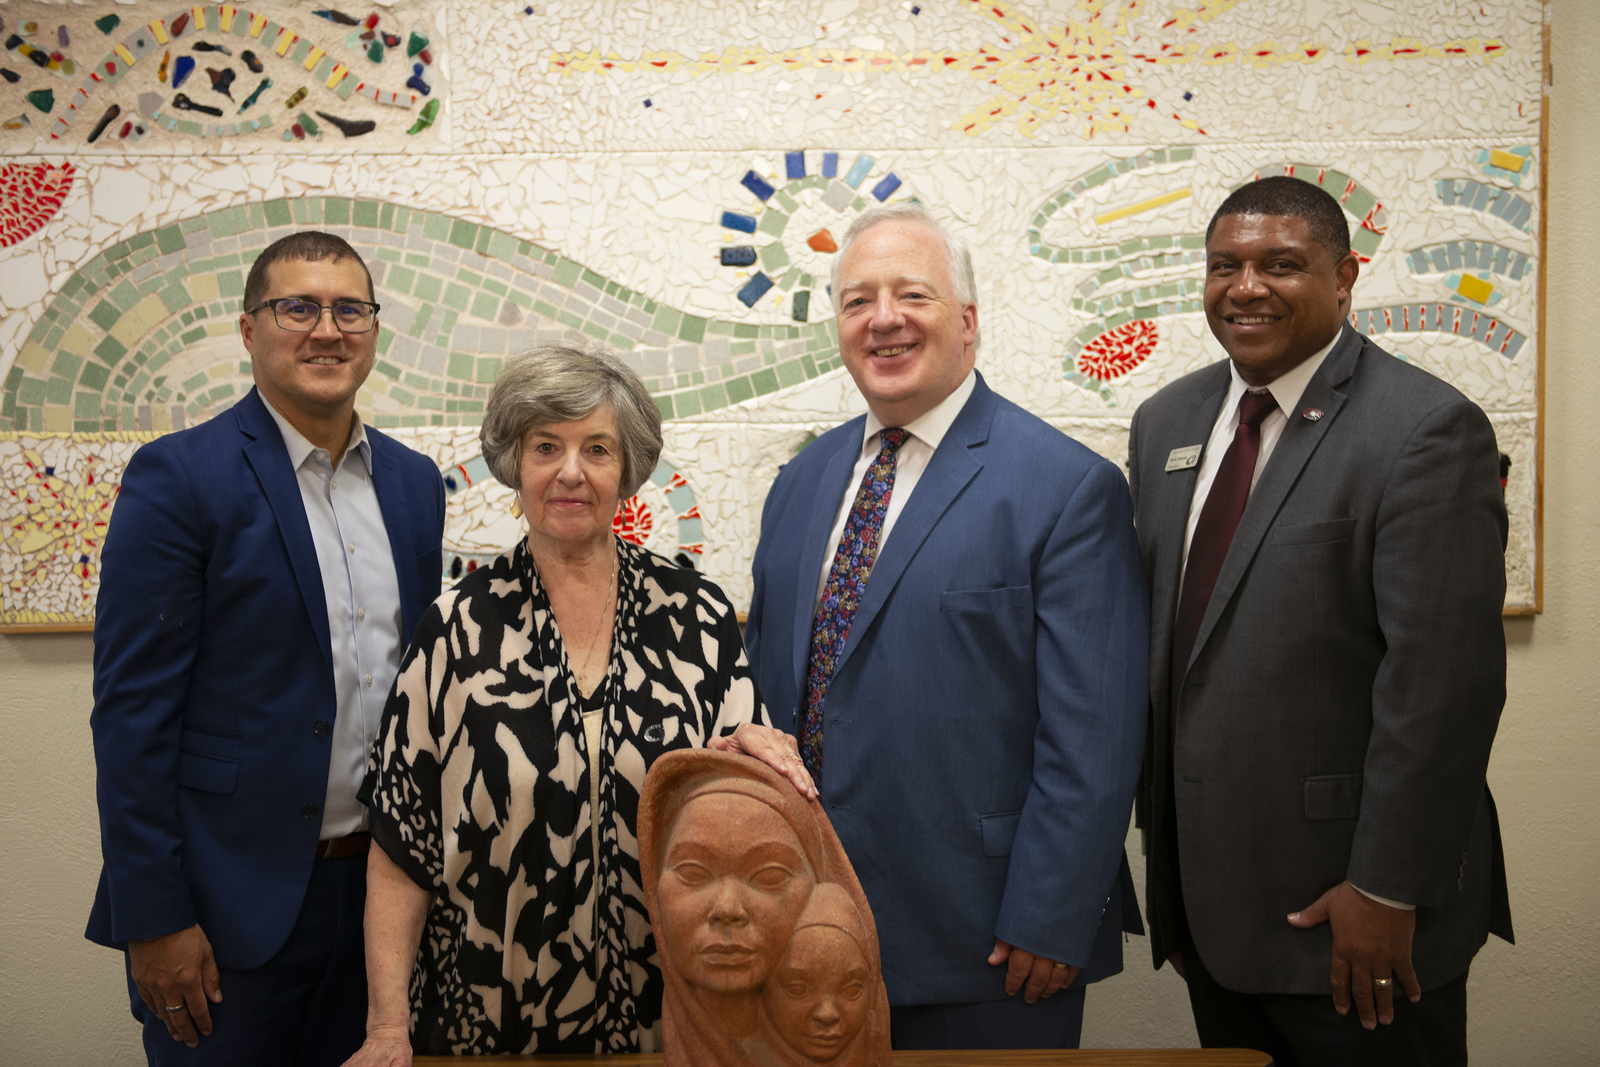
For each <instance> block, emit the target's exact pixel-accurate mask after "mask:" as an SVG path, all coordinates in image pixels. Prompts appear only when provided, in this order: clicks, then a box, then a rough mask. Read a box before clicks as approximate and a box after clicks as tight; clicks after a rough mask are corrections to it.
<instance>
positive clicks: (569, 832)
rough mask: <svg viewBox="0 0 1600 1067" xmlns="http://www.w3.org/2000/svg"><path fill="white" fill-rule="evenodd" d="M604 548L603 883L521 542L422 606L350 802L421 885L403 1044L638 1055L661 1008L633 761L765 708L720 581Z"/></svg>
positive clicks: (556, 644)
mask: <svg viewBox="0 0 1600 1067" xmlns="http://www.w3.org/2000/svg"><path fill="white" fill-rule="evenodd" d="M617 550H618V552H619V560H618V603H617V622H616V636H615V637H614V639H613V641H612V648H611V664H610V672H609V674H608V675H607V678H606V680H605V681H604V682H602V683H601V684H602V686H604V687H605V693H606V696H605V722H604V728H603V731H602V751H601V758H600V761H599V763H600V855H599V857H598V871H599V874H598V878H596V876H595V871H596V857H594V856H593V854H592V853H593V848H592V847H591V844H590V825H589V817H590V813H589V759H588V746H587V742H586V740H585V738H584V731H583V720H582V716H581V712H582V708H581V707H580V704H579V693H578V689H577V685H576V683H575V681H574V679H573V675H572V671H571V668H570V667H569V665H568V663H567V659H566V656H565V655H564V654H563V652H562V645H561V638H560V634H559V632H558V631H557V629H556V624H555V616H554V614H553V613H552V612H551V610H550V602H549V600H548V599H547V598H546V596H545V593H544V590H543V588H542V586H541V585H540V581H539V575H538V573H537V572H536V570H535V569H534V566H533V560H532V556H531V555H530V554H529V552H528V549H527V546H526V545H525V544H519V545H518V546H517V547H516V548H514V549H512V550H511V551H510V552H508V553H506V554H505V555H504V556H501V557H500V558H499V559H497V560H495V561H494V563H492V564H490V565H488V566H486V567H482V568H479V569H478V570H477V571H475V572H473V573H472V574H470V575H468V576H467V577H466V578H465V579H463V580H462V582H461V583H460V584H459V585H458V586H457V587H456V588H455V589H452V590H451V591H449V592H447V593H445V594H444V595H443V596H441V597H440V598H439V599H438V600H437V601H435V602H434V604H433V606H432V608H430V609H429V610H428V612H427V613H426V614H425V615H424V616H423V618H422V621H421V623H420V624H419V625H418V628H417V632H416V635H415V639H414V640H413V642H412V645H411V648H410V649H409V651H408V652H407V653H406V657H405V660H404V662H403V663H402V664H401V668H400V675H399V677H398V678H397V679H396V680H395V686H394V692H393V693H392V694H391V696H390V698H389V703H388V706H387V707H386V708H385V710H384V716H383V723H382V725H381V726H380V728H379V732H378V737H377V740H376V741H375V742H374V743H373V746H372V752H371V757H370V759H369V760H368V763H367V777H366V781H365V782H364V783H363V786H362V799H363V800H364V801H365V802H366V804H367V806H368V807H369V808H370V809H371V823H372V836H373V838H374V840H375V841H377V843H378V844H379V845H380V846H381V847H382V848H383V850H384V852H385V853H386V854H387V855H388V856H389V857H390V858H391V859H393V860H394V861H395V863H397V864H398V865H399V866H400V867H401V868H402V869H403V870H405V871H406V873H407V874H409V875H410V877H411V878H412V879H413V880H414V881H415V882H416V883H417V884H418V885H420V886H422V887H423V888H425V889H428V890H430V891H432V892H433V893H434V894H435V895H434V898H433V904H432V906H431V908H430V910H429V912H428V918H427V924H426V926H425V927H424V929H423V935H422V946H421V951H420V953H419V955H418V965H417V968H416V970H415V971H414V972H413V974H412V979H411V1008H412V1044H413V1047H414V1048H415V1049H416V1051H417V1052H419V1053H433V1054H453V1053H529V1052H573V1053H590V1052H628V1051H637V1049H638V1045H639V1037H640V1034H641V1033H646V1032H648V1031H649V1030H650V1028H651V1027H652V1026H653V1025H654V1024H655V1023H656V1022H657V1020H658V1019H659V1017H660V1011H661V975H660V970H659V967H658V964H657V961H656V953H655V942H654V939H653V938H652V936H651V933H650V919H649V915H648V913H647V912H646V910H645V903H644V898H643V894H642V891H641V888H640V875H639V856H638V842H637V840H636V837H635V829H636V826H637V822H638V810H639V793H640V790H641V789H642V788H643V785H644V776H645V772H646V771H647V770H648V769H649V768H650V765H651V764H652V763H653V762H654V761H655V759H656V758H657V757H658V756H660V755H661V754H662V753H664V752H667V751H668V750H670V749H675V748H687V747H692V746H694V747H698V746H703V745H704V744H705V743H706V741H707V740H708V739H709V738H711V737H713V736H718V735H721V734H728V733H732V732H733V730H734V729H735V728H736V727H737V726H738V725H739V724H740V723H745V722H759V723H766V721H767V718H766V712H765V709H763V708H762V707H761V705H760V701H759V698H758V697H757V695H756V691H755V686H754V683H753V682H752V681H751V677H750V668H749V665H748V663H747V662H746V660H745V654H744V643H743V641H742V639H741V638H740V635H739V627H738V621H737V619H736V618H735V616H734V612H733V608H732V607H731V605H729V603H728V601H727V599H726V598H725V597H724V596H723V594H722V591H721V590H720V589H718V588H717V587H716V586H715V585H713V584H712V583H711V582H708V581H706V580H705V579H704V578H702V577H700V576H699V575H698V574H696V573H695V572H693V571H689V570H683V569H680V568H679V567H677V566H676V565H674V564H673V563H671V562H670V561H668V560H665V559H663V558H661V557H660V556H657V555H655V554H653V553H651V552H648V551H646V550H644V549H642V548H639V547H637V546H634V545H631V544H628V543H627V542H624V541H620V540H619V541H618V542H617ZM596 908H598V909H599V910H598V918H597V917H596V911H595V909H596ZM596 938H598V940H599V942H600V944H601V947H602V951H601V952H600V953H599V954H598V955H599V959H600V974H599V975H598V983H597V979H596V975H595V964H596V952H595V940H596ZM597 985H598V992H597Z"/></svg>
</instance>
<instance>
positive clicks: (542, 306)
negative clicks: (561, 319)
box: [533, 300, 556, 319]
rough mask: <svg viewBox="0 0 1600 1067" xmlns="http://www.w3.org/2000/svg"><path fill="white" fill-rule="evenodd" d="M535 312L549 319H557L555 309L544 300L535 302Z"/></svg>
mask: <svg viewBox="0 0 1600 1067" xmlns="http://www.w3.org/2000/svg"><path fill="white" fill-rule="evenodd" d="M533 310H535V311H537V312H538V313H539V314H540V315H543V316H544V317H545V318H547V319H553V318H555V317H556V309H555V307H554V306H552V305H550V304H547V303H545V302H544V301H543V300H535V301H534V302H533Z"/></svg>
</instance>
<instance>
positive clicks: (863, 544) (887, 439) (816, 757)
mask: <svg viewBox="0 0 1600 1067" xmlns="http://www.w3.org/2000/svg"><path fill="white" fill-rule="evenodd" d="M909 436H911V435H910V434H909V433H907V432H906V431H905V430H902V429H898V428H891V429H887V430H881V431H879V433H878V440H879V442H880V444H879V448H878V458H877V459H875V460H873V461H872V466H870V467H868V468H867V473H866V475H865V476H864V477H863V478H862V479H861V488H860V489H858V490H857V491H856V500H855V503H854V504H852V505H851V506H850V516H849V518H847V519H845V523H844V532H843V533H841V534H840V535H839V548H838V550H837V551H835V552H834V554H833V566H831V567H829V568H828V584H827V585H825V586H824V587H823V589H822V599H821V600H820V601H819V602H818V603H817V614H816V618H815V620H814V621H813V622H812V624H811V658H810V660H809V661H808V663H807V666H806V703H805V718H804V721H803V722H802V723H801V727H800V756H801V758H802V759H803V760H804V761H805V765H806V770H808V771H810V772H811V777H812V778H813V779H814V780H815V781H816V783H817V784H818V785H819V786H820V785H821V784H822V704H823V701H824V700H825V699H826V698H827V695H828V683H829V682H830V681H831V680H832V679H833V665H834V662H835V660H837V659H838V656H839V652H840V650H841V649H843V648H844V642H845V638H847V637H849V636H850V623H851V622H852V621H853V620H854V619H855V617H856V608H857V607H858V606H860V604H861V595H862V594H863V593H864V592H866V588H867V578H868V577H869V576H870V575H871V574H872V565H873V564H874V563H876V562H877V561H878V531H879V530H881V529H883V516H884V514H885V513H886V512H887V511H888V510H889V495H890V494H891V493H892V492H893V491H894V462H895V453H897V452H899V451H900V446H901V445H903V444H905V443H906V438H908V437H909Z"/></svg>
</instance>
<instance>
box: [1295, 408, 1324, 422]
mask: <svg viewBox="0 0 1600 1067" xmlns="http://www.w3.org/2000/svg"><path fill="white" fill-rule="evenodd" d="M1300 415H1301V416H1302V417H1303V418H1307V419H1310V420H1311V421H1312V422H1316V421H1317V420H1318V419H1320V418H1322V409H1321V408H1306V409H1305V410H1304V411H1302V412H1301V413H1300Z"/></svg>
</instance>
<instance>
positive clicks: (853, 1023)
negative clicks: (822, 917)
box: [766, 926, 872, 1063]
mask: <svg viewBox="0 0 1600 1067" xmlns="http://www.w3.org/2000/svg"><path fill="white" fill-rule="evenodd" d="M871 977H872V975H871V972H870V971H869V969H868V967H867V959H866V957H865V956H864V955H862V953H861V949H860V948H859V947H858V946H857V945H856V943H855V941H854V939H852V938H851V937H850V936H849V935H847V934H846V933H845V932H844V931H843V930H840V929H838V928H837V927H833V926H807V927H804V928H803V929H801V930H799V931H797V932H796V933H795V935H794V940H793V941H792V942H791V943H790V945H789V953H788V955H787V956H785V957H784V960H783V964H782V965H781V966H780V967H779V968H778V971H777V973H776V974H774V975H773V977H772V981H770V982H768V983H767V993H766V1006H767V1017H768V1018H769V1019H771V1020H772V1025H773V1028H774V1029H776V1030H777V1031H778V1033H779V1034H781V1035H782V1036H783V1039H784V1040H785V1041H786V1042H788V1044H789V1047H790V1048H792V1049H794V1050H795V1051H796V1052H798V1053H800V1054H801V1055H803V1056H805V1057H806V1058H807V1059H808V1060H811V1061H813V1062H814V1063H827V1062H828V1061H829V1060H832V1059H834V1058H835V1057H837V1056H838V1055H839V1053H841V1052H842V1051H844V1048H845V1046H846V1045H848V1044H849V1043H850V1040H851V1039H852V1038H854V1037H855V1036H856V1034H858V1033H860V1032H861V1027H862V1026H863V1025H864V1024H865V1023H866V1021H867V1009H868V1007H869V1006H870V1004H871V998H870V997H869V996H868V995H867V992H868V983H869V982H870V981H871Z"/></svg>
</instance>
